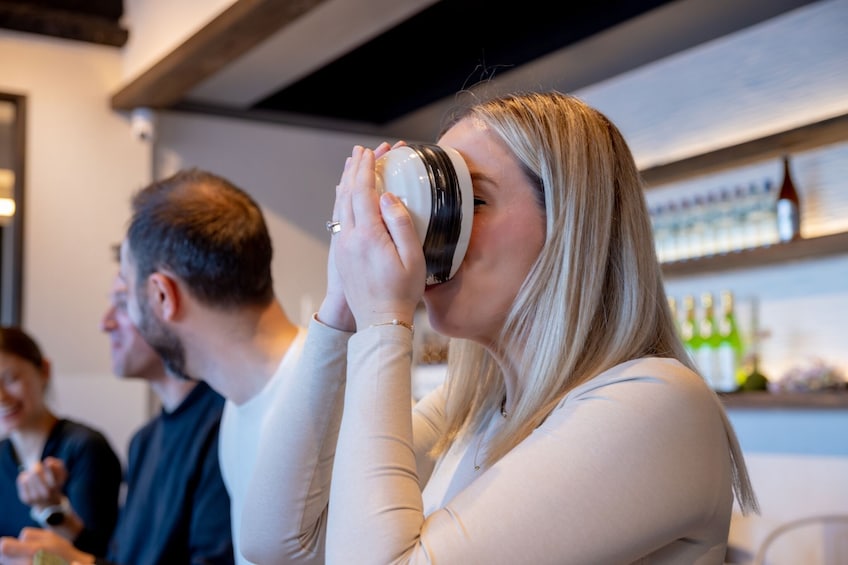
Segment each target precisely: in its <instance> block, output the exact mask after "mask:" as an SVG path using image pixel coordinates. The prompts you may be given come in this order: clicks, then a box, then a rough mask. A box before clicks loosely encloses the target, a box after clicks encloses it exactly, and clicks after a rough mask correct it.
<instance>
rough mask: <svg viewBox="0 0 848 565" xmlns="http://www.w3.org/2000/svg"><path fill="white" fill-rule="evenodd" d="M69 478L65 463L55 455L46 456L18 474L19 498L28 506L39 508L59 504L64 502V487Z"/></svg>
mask: <svg viewBox="0 0 848 565" xmlns="http://www.w3.org/2000/svg"><path fill="white" fill-rule="evenodd" d="M67 480H68V471H67V469H65V464H64V463H63V462H62V461H61V460H60V459H56V458H55V457H45V459H44V461H41V462H38V463H36V464H35V465H33V466H31V467H30V468H29V469H26V470H25V471H21V472H20V474H19V475H18V478H17V481H16V485H17V488H18V498H20V499H21V502H23V503H24V504H26V505H27V506H32V507H34V508H36V509H39V510H40V509H42V508H46V507H47V506H54V505H57V504H59V503H61V502H62V487H63V486H64V485H65V481H67Z"/></svg>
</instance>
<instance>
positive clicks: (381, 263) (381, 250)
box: [332, 146, 426, 329]
mask: <svg viewBox="0 0 848 565" xmlns="http://www.w3.org/2000/svg"><path fill="white" fill-rule="evenodd" d="M375 160H376V159H375V155H374V152H373V151H371V150H370V149H365V148H363V147H361V146H356V147H354V148H353V152H352V154H351V157H350V162H349V165H348V166H346V168H345V171H344V173H343V174H342V178H341V182H340V183H339V187H338V190H337V195H336V212H337V214H338V221H339V222H340V225H341V230H340V231H339V232H338V233H336V234H335V235H334V236H333V238H334V242H333V243H334V245H333V249H332V253H334V257H333V259H334V260H335V263H336V267H337V269H338V271H339V275H340V278H341V280H342V284H343V286H344V293H345V298H346V299H347V303H348V305H349V307H350V309H351V312H352V313H353V316H354V318H355V319H356V326H357V328H358V329H363V328H366V327H368V326H370V325H371V324H378V323H384V322H387V321H390V320H392V319H398V320H401V321H405V322H412V319H413V315H414V313H415V309H416V307H417V306H418V303H419V302H420V300H421V296H422V295H423V293H424V281H425V277H426V267H425V263H424V252H423V248H422V243H421V240H420V238H419V237H418V234H417V232H416V231H415V226H414V225H413V221H412V216H411V215H410V214H409V211H408V210H407V209H406V206H404V204H403V202H401V201H400V199H398V197H397V196H395V195H394V194H391V193H388V192H387V193H384V194H382V195H381V194H379V193H378V191H377V188H376V175H375V171H374V166H375Z"/></svg>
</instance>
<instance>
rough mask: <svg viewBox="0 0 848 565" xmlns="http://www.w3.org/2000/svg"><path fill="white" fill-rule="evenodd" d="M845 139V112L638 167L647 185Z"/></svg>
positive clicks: (847, 131)
mask: <svg viewBox="0 0 848 565" xmlns="http://www.w3.org/2000/svg"><path fill="white" fill-rule="evenodd" d="M845 140H848V114H843V115H840V116H835V117H832V118H829V119H826V120H822V121H820V122H815V123H812V124H807V125H804V126H800V127H797V128H793V129H790V130H786V131H783V132H779V133H775V134H772V135H769V136H766V137H762V138H759V139H753V140H751V141H746V142H744V143H739V144H736V145H731V146H729V147H722V148H721V149H716V150H715V151H710V152H708V153H703V154H700V155H695V156H692V157H689V158H686V159H680V160H678V161H672V162H669V163H664V164H661V165H655V166H652V167H648V168H647V169H643V170H642V171H641V174H642V180H643V181H644V183H645V187H646V189H648V190H650V189H651V188H652V187H656V186H659V185H663V184H667V183H671V182H675V181H679V180H683V179H686V178H691V177H695V176H699V175H704V174H707V173H712V172H716V171H721V170H723V169H731V168H734V167H741V166H744V165H750V164H751V163H756V162H758V161H763V160H766V159H772V158H775V157H779V156H781V155H784V154H786V153H796V152H799V151H805V150H807V149H813V148H816V147H821V146H823V145H829V144H832V143H837V142H840V141H845Z"/></svg>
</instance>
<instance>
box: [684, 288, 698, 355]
mask: <svg viewBox="0 0 848 565" xmlns="http://www.w3.org/2000/svg"><path fill="white" fill-rule="evenodd" d="M680 338H681V339H682V340H683V346H684V347H685V348H686V351H687V352H688V353H689V357H690V358H691V359H692V362H693V363H695V364H696V365H697V364H698V359H697V357H696V355H697V352H698V350H699V349H700V348H701V334H700V333H698V316H697V312H696V310H695V298H694V297H693V296H692V295H691V294H687V295H686V296H684V297H683V321H682V322H681V323H680Z"/></svg>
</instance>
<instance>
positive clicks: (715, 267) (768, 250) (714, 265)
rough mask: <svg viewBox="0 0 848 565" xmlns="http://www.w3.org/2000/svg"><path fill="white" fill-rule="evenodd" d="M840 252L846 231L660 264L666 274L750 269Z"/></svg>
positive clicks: (846, 246) (845, 249) (847, 246)
mask: <svg viewBox="0 0 848 565" xmlns="http://www.w3.org/2000/svg"><path fill="white" fill-rule="evenodd" d="M840 253H848V233H836V234H832V235H826V236H822V237H814V238H810V239H801V240H798V241H791V242H788V243H779V244H775V245H771V246H769V247H760V248H754V249H746V250H744V251H739V252H736V253H728V254H725V255H715V256H711V257H700V258H698V259H690V260H684V261H675V262H673V263H665V264H663V266H662V269H663V274H664V275H665V276H668V277H670V276H682V275H693V274H704V273H715V272H719V271H729V270H733V269H749V268H751V267H759V266H762V265H775V264H780V263H786V262H788V261H798V260H804V259H813V258H816V257H826V256H829V255H837V254H840Z"/></svg>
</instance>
